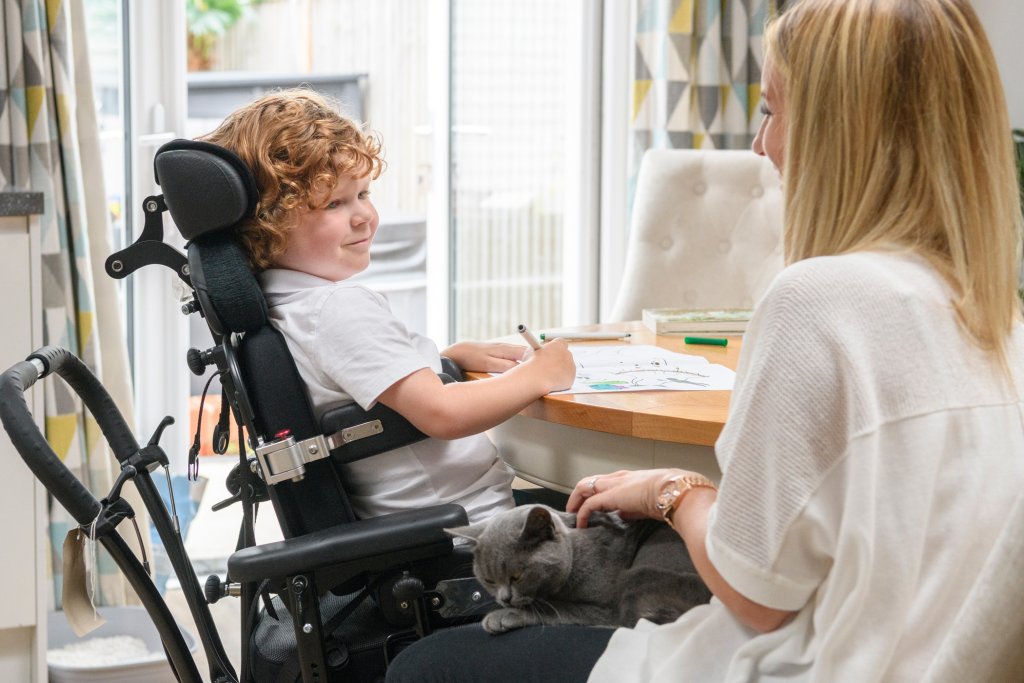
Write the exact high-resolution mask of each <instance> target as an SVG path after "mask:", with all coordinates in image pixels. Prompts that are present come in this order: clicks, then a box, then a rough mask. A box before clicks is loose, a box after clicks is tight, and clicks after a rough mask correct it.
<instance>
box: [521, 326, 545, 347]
mask: <svg viewBox="0 0 1024 683" xmlns="http://www.w3.org/2000/svg"><path fill="white" fill-rule="evenodd" d="M516 329H518V330H519V334H521V335H523V339H525V340H526V343H527V344H529V345H530V348H532V349H539V348H540V342H539V341H537V338H536V337H534V336H533V332H530V328H528V327H527V326H526V325H523V324H522V323H519V327H518V328H516Z"/></svg>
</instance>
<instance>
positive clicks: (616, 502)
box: [565, 469, 693, 529]
mask: <svg viewBox="0 0 1024 683" xmlns="http://www.w3.org/2000/svg"><path fill="white" fill-rule="evenodd" d="M686 474H693V473H691V472H687V471H686V470H677V469H657V470H635V471H630V470H619V471H618V472H612V473H611V474H601V475H596V476H593V477H585V478H583V479H581V480H580V482H579V483H578V484H576V487H575V488H574V489H573V490H572V494H571V495H570V496H569V502H568V503H567V504H566V506H565V509H566V510H567V511H569V512H575V513H576V526H577V527H579V528H581V529H585V528H586V526H587V520H588V519H590V513H592V512H594V511H595V510H617V511H618V512H619V514H621V515H622V518H623V519H643V518H645V517H649V518H652V519H661V513H660V512H658V508H657V507H656V506H655V502H656V501H657V499H658V493H659V492H660V491H661V487H662V486H663V485H664V484H665V482H667V481H668V480H669V479H670V478H672V477H674V476H678V475H686Z"/></svg>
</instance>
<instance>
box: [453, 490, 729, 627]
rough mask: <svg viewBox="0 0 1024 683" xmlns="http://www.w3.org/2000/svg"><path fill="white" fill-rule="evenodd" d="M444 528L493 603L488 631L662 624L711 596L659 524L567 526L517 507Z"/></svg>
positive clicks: (553, 515)
mask: <svg viewBox="0 0 1024 683" xmlns="http://www.w3.org/2000/svg"><path fill="white" fill-rule="evenodd" d="M446 531H447V532H448V533H449V534H450V535H451V536H456V537H461V538H465V539H468V540H469V541H470V542H471V543H472V544H473V546H474V547H473V573H474V574H475V575H476V578H477V579H478V580H479V581H480V583H481V584H483V586H484V587H485V588H486V589H487V591H488V592H489V593H491V595H493V596H494V598H495V599H496V600H497V602H498V603H499V604H500V605H501V607H500V608H499V609H496V610H493V611H491V612H489V613H488V614H487V615H486V616H485V617H484V620H483V627H484V629H485V630H486V631H488V632H490V633H504V632H505V631H510V630H512V629H516V628H521V627H523V626H530V625H533V624H587V625H593V626H635V625H636V622H637V621H638V620H639V619H641V618H643V619H648V620H650V621H653V622H655V623H666V622H669V621H673V620H675V619H676V618H677V617H679V615H681V614H682V613H683V612H685V611H686V610H688V609H690V608H691V607H693V606H694V605H697V604H701V603H705V602H707V601H708V600H709V599H710V598H711V593H710V592H709V591H708V589H707V587H706V586H705V585H704V582H703V581H701V579H700V577H699V576H698V575H697V572H696V570H695V569H694V567H693V563H692V562H691V560H690V556H689V554H688V553H687V552H686V546H685V545H684V544H683V542H682V540H681V539H680V538H679V536H678V535H677V534H676V533H675V532H674V531H672V529H671V528H669V527H668V525H666V524H664V523H662V522H655V521H653V520H643V521H639V522H625V521H623V520H622V518H621V517H619V515H618V514H616V513H603V512H595V513H594V514H593V515H592V516H591V517H590V524H589V526H588V527H587V528H586V529H577V528H576V515H575V514H572V513H568V512H558V511H556V510H553V509H551V508H549V507H547V506H544V505H524V506H521V507H517V508H514V509H512V510H509V511H507V512H503V513H500V514H498V515H495V516H494V517H492V518H490V519H488V520H486V521H483V522H478V523H477V524H472V525H470V526H464V527H459V528H457V529H447V530H446Z"/></svg>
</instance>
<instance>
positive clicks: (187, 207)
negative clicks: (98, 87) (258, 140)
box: [153, 140, 267, 334]
mask: <svg viewBox="0 0 1024 683" xmlns="http://www.w3.org/2000/svg"><path fill="white" fill-rule="evenodd" d="M153 167H154V171H155V173H156V181H157V183H159V185H160V188H161V190H162V191H163V197H164V203H165V204H167V210H168V211H169V212H170V214H171V219H172V220H173V221H174V224H175V225H176V226H177V227H178V232H180V233H181V236H182V237H184V238H185V239H186V240H189V245H188V265H189V271H190V277H191V280H192V288H193V289H194V290H195V293H196V298H197V299H198V300H199V304H200V306H201V307H202V310H203V315H204V316H205V317H206V322H207V324H208V325H209V326H210V329H211V330H212V331H213V332H214V333H216V334H225V333H227V332H250V331H252V330H255V329H257V328H258V327H260V326H262V325H263V324H265V323H266V321H267V303H266V300H265V299H264V298H263V292H262V291H261V290H260V287H259V283H258V282H257V281H256V278H255V276H254V275H253V273H252V270H251V269H250V268H249V262H248V260H247V259H246V257H245V253H244V252H243V251H242V247H241V246H240V245H239V244H238V241H237V239H236V236H235V232H234V230H232V228H233V227H234V226H235V225H237V224H238V223H239V222H240V221H242V220H243V219H245V218H247V217H248V216H251V215H252V214H253V212H254V211H255V210H256V201H257V199H258V198H259V190H258V189H257V187H256V180H255V179H254V178H253V175H252V172H251V171H250V170H249V167H248V166H246V165H245V162H243V161H242V160H241V159H239V158H238V157H237V156H236V155H235V154H234V153H233V152H231V151H229V150H227V149H225V148H223V147H220V146H218V145H214V144H210V143H209V142H201V141H198V140H172V141H171V142H168V143H167V144H165V145H163V146H162V147H161V148H160V149H158V150H157V153H156V158H155V159H154V160H153Z"/></svg>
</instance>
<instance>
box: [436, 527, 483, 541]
mask: <svg viewBox="0 0 1024 683" xmlns="http://www.w3.org/2000/svg"><path fill="white" fill-rule="evenodd" d="M483 530H484V525H482V524H470V525H469V526H458V527H455V528H454V529H445V530H444V532H445V533H446V534H448V535H449V536H451V537H452V538H464V539H466V540H467V541H469V542H470V543H472V544H473V545H476V543H477V541H479V540H480V534H481V533H483Z"/></svg>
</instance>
